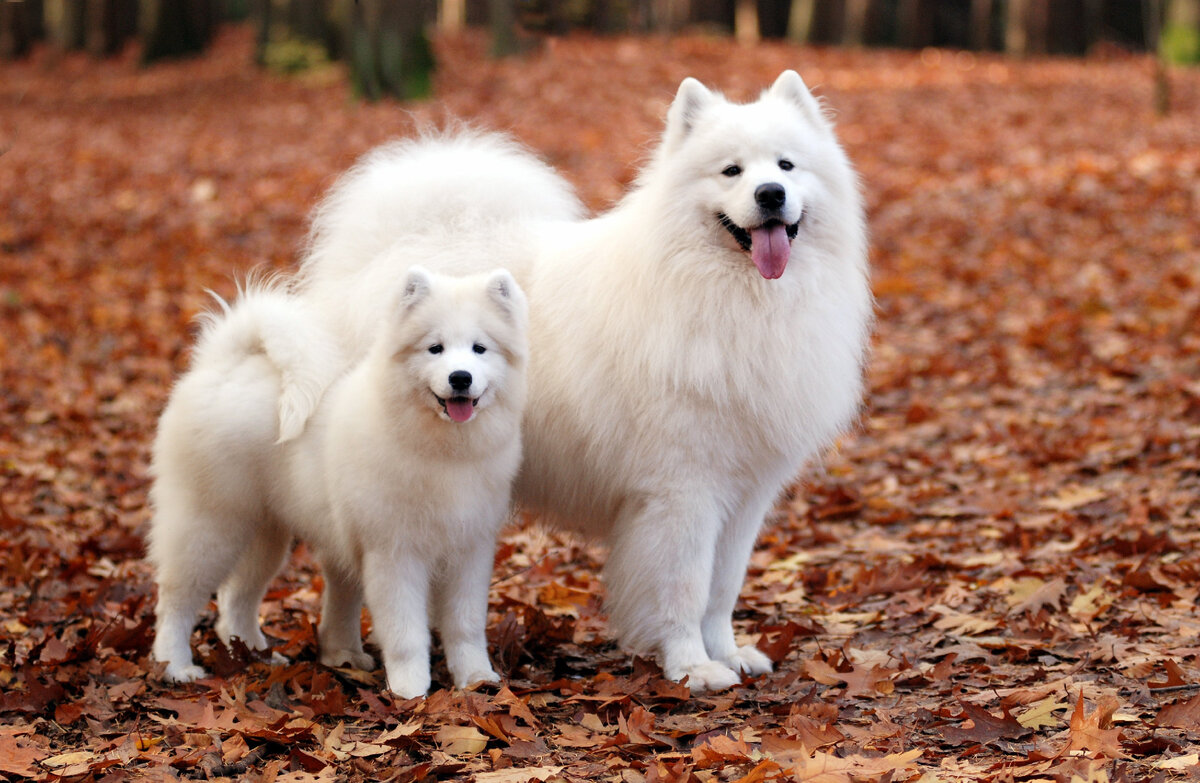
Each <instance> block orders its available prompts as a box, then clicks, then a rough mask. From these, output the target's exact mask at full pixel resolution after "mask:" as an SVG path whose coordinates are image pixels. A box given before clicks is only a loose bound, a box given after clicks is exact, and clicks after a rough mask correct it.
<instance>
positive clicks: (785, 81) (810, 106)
mask: <svg viewBox="0 0 1200 783" xmlns="http://www.w3.org/2000/svg"><path fill="white" fill-rule="evenodd" d="M767 92H768V93H769V94H770V95H772V96H774V97H776V98H779V99H780V100H784V101H787V102H788V103H791V104H793V105H795V106H796V107H797V108H798V109H800V111H802V112H804V116H805V117H807V118H808V121H809V122H811V123H813V124H814V125H816V126H817V127H819V128H823V127H825V126H827V125H828V124H829V120H828V119H826V117H825V113H824V112H823V111H821V104H820V102H819V101H817V99H816V98H814V97H813V94H812V93H811V92H810V91H809V89H808V86H807V85H806V84H805V83H804V80H803V79H801V78H800V74H798V73H796V72H795V71H790V70H789V71H784V72H783V73H781V74H779V78H778V79H776V80H775V83H774V84H772V85H771V89H770V90H768V91H767Z"/></svg>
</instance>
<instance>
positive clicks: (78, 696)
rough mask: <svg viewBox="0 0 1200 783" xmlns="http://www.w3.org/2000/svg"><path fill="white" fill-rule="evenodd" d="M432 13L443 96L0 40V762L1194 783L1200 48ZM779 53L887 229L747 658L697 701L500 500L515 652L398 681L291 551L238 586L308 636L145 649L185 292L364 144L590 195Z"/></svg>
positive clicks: (39, 772) (266, 240) (752, 577)
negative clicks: (914, 49) (517, 46)
mask: <svg viewBox="0 0 1200 783" xmlns="http://www.w3.org/2000/svg"><path fill="white" fill-rule="evenodd" d="M483 52H484V45H483V42H482V41H481V40H479V39H477V38H473V37H467V38H463V39H456V40H453V41H449V40H443V41H440V42H439V43H438V55H439V57H440V60H441V65H442V67H441V70H440V72H439V74H438V77H437V82H436V90H437V91H436V98H435V99H434V100H432V101H429V102H423V103H415V104H408V105H400V104H396V103H389V102H384V103H380V104H375V105H363V104H360V103H357V102H355V101H353V100H351V99H350V98H349V97H348V92H347V89H346V86H345V82H344V80H343V78H342V74H341V73H340V71H338V70H336V69H333V70H327V71H321V72H316V73H309V74H307V75H305V76H303V77H299V78H291V79H287V78H283V77H279V76H274V75H270V74H266V73H263V72H260V71H258V70H256V69H255V68H254V67H252V65H251V64H250V61H251V57H250V53H251V36H250V34H249V31H247V30H245V29H238V28H232V29H230V30H227V31H225V32H224V33H222V35H221V36H220V37H219V39H218V40H217V42H216V45H215V47H214V49H213V50H212V51H211V52H210V53H209V54H208V55H206V56H205V57H203V58H200V59H196V60H192V61H187V62H181V63H175V64H166V65H159V66H155V67H153V68H149V69H140V68H138V67H137V66H136V62H135V59H134V57H133V56H132V55H127V56H125V57H122V58H117V59H115V60H111V61H105V62H94V61H92V60H88V59H86V58H84V57H81V56H73V55H72V56H66V57H53V56H51V55H50V53H48V52H44V51H43V52H40V53H38V54H37V55H36V56H35V57H34V58H33V59H32V60H29V61H25V62H19V63H15V64H13V63H6V64H0V153H2V154H0V433H2V434H0V475H2V476H3V483H2V484H0V778H2V777H8V778H9V779H13V780H17V779H27V778H28V779H39V780H113V781H115V780H124V779H168V778H172V777H176V776H178V777H193V778H204V777H209V778H219V777H226V778H232V779H245V780H261V781H270V780H288V781H307V780H351V781H356V780H364V781H366V780H370V781H376V780H393V779H394V780H417V779H454V778H461V779H474V780H478V781H493V782H495V781H527V780H534V779H537V780H546V779H556V780H568V781H582V780H614V781H615V780H621V781H641V780H648V781H653V780H680V781H686V780H701V781H707V780H722V781H734V780H739V781H743V782H744V783H751V782H753V781H768V780H777V779H778V780H784V779H795V780H809V781H822V782H823V783H824V782H826V781H828V782H831V783H832V782H835V781H851V780H893V781H915V780H922V781H960V780H962V781H967V780H973V781H1063V782H1064V783H1065V782H1066V781H1141V780H1168V781H1173V780H1200V773H1198V772H1197V770H1198V769H1200V756H1198V754H1200V612H1198V610H1197V597H1198V595H1200V334H1198V330H1197V324H1198V323H1200V71H1197V70H1190V71H1188V70H1177V71H1172V72H1171V74H1170V76H1171V86H1172V98H1173V105H1172V110H1171V112H1170V114H1168V115H1167V116H1165V117H1159V116H1156V115H1155V113H1154V111H1153V94H1154V87H1153V80H1152V73H1153V68H1152V63H1151V62H1150V61H1149V60H1147V59H1144V58H1137V57H1130V56H1126V55H1122V54H1119V53H1110V54H1108V55H1107V56H1097V57H1093V58H1090V59H1087V60H1059V59H1039V60H1030V61H1024V62H1014V61H1009V60H1005V59H1002V58H999V57H992V56H978V55H971V54H966V53H957V52H949V51H925V52H919V53H899V52H889V51H842V50H832V49H807V48H806V49H800V48H793V47H789V46H785V45H782V44H769V45H764V46H761V47H758V48H753V49H750V48H739V47H737V46H736V45H734V44H733V43H731V42H729V41H726V40H719V39H713V38H702V37H680V38H674V39H636V38H611V39H596V38H587V37H579V38H569V39H565V40H552V41H549V42H547V43H546V45H544V46H542V47H541V48H539V49H537V50H536V51H534V52H532V53H530V54H528V55H526V56H523V57H520V58H515V59H511V60H506V61H503V62H490V61H488V60H486V58H485V57H484V56H483ZM785 68H795V69H797V70H798V71H800V73H801V74H802V75H803V76H804V78H805V79H806V81H807V82H808V83H809V84H810V85H812V86H814V88H815V89H816V91H817V92H818V94H820V95H821V96H822V97H823V98H824V99H825V100H826V101H827V104H828V106H829V107H830V108H831V109H832V110H833V111H834V112H835V113H836V120H837V124H838V127H839V132H840V134H841V138H842V139H843V141H844V144H845V146H846V148H847V149H848V151H849V153H850V155H851V158H852V159H853V160H854V161H855V163H856V165H857V166H858V168H859V170H860V172H861V174H862V178H863V184H864V188H865V192H866V195H867V200H868V205H869V212H870V224H871V231H872V265H873V284H874V290H875V293H876V296H877V297H878V325H877V328H876V333H875V341H874V353H873V356H872V360H871V365H870V371H869V377H870V392H869V399H868V401H867V407H866V411H865V414H864V416H863V418H862V422H861V426H860V427H859V428H858V429H857V430H856V431H855V432H853V433H851V434H850V435H848V436H847V437H846V438H844V439H843V441H842V442H841V443H840V444H839V448H838V449H837V450H836V452H834V453H832V454H830V455H828V457H827V458H826V459H825V460H824V461H823V463H822V464H821V465H819V466H816V467H815V468H814V469H813V470H812V471H811V472H810V473H809V474H808V475H807V476H805V477H804V479H803V481H802V482H801V483H799V484H797V486H796V488H795V490H794V491H793V492H792V493H791V494H790V495H789V496H788V497H787V498H785V499H783V501H782V502H781V503H780V505H779V506H778V507H777V510H776V512H775V514H774V515H773V517H772V519H771V520H770V524H769V525H768V527H767V528H766V529H765V531H764V534H763V536H762V540H761V542H760V544H759V546H758V548H757V551H756V552H755V554H754V558H753V561H752V564H751V572H750V574H749V577H748V580H747V582H746V585H745V588H744V590H743V593H742V603H741V604H740V607H739V610H738V613H737V621H738V630H739V632H741V633H742V634H744V635H745V637H746V638H747V639H749V640H752V641H756V642H757V643H758V644H759V646H760V647H761V648H762V649H763V650H765V651H766V652H767V653H768V654H770V655H771V656H772V657H773V658H774V659H775V660H777V662H778V663H777V667H776V671H775V673H773V674H771V675H768V676H764V677H760V678H757V679H754V680H750V681H747V682H745V683H744V684H743V685H742V686H740V687H738V688H735V689H733V690H731V691H729V692H726V693H717V694H713V695H708V696H703V697H698V698H692V697H689V696H688V694H687V692H686V689H684V688H681V687H680V686H678V685H676V684H674V683H670V682H668V681H666V680H664V679H662V677H661V674H660V672H659V671H658V669H657V668H656V667H655V666H654V664H653V663H650V662H646V661H641V660H634V659H631V658H629V657H628V656H626V655H625V654H623V653H622V652H621V651H620V650H618V649H617V648H616V647H615V645H613V644H612V643H611V641H610V640H609V637H608V635H607V632H606V629H605V621H604V617H603V607H602V604H601V601H600V597H601V595H602V586H601V585H600V583H599V581H598V577H597V574H598V571H599V563H600V562H601V561H602V558H603V553H602V552H599V551H597V550H595V549H592V548H589V547H587V546H583V545H581V544H578V543H575V542H571V541H568V540H563V539H560V538H557V537H555V536H552V535H549V534H545V533H542V532H539V530H538V528H537V527H536V526H533V525H530V526H527V527H525V528H522V529H514V530H513V531H511V532H510V533H509V534H508V535H506V536H505V537H504V541H503V543H502V549H501V552H500V554H499V557H498V558H497V571H496V575H495V584H494V589H493V591H492V598H491V609H492V614H491V618H490V623H489V631H490V634H491V641H492V644H493V654H494V658H495V660H496V662H497V665H498V668H499V669H500V671H501V672H502V674H503V675H504V676H505V678H506V680H505V684H504V686H503V687H502V688H500V689H498V690H497V689H484V690H480V691H476V692H465V693H464V692H461V691H454V690H451V689H441V690H439V689H436V687H437V686H445V684H446V682H447V680H446V674H445V668H444V665H442V664H441V663H440V661H439V662H438V663H437V668H436V670H435V691H434V692H433V693H432V694H431V695H430V696H429V697H428V698H427V699H424V700H411V701H399V700H396V699H394V698H391V697H390V696H389V695H388V694H387V693H386V691H385V690H384V689H383V687H382V678H381V673H380V672H378V671H376V672H357V671H351V670H332V669H327V668H323V667H321V666H319V665H317V664H316V663H315V645H314V640H313V627H314V622H315V620H316V612H317V606H318V601H317V598H318V595H319V591H320V586H321V582H320V577H319V575H318V574H316V573H315V569H314V566H313V562H312V559H311V557H309V556H308V554H307V553H306V551H305V549H304V548H303V547H301V548H299V549H298V550H297V552H296V554H295V556H294V557H293V559H292V561H291V564H290V565H289V566H288V568H287V569H286V570H285V572H284V573H283V574H282V575H281V577H280V578H279V579H278V580H277V582H276V583H275V585H274V586H273V588H272V589H271V591H270V593H269V595H268V600H267V602H266V604H265V606H264V617H265V623H266V629H267V631H268V632H269V634H270V635H271V636H273V637H274V638H275V639H277V640H279V646H278V649H279V651H280V652H282V653H283V654H284V655H285V656H287V657H288V658H290V659H291V660H293V661H294V662H295V663H293V664H291V665H288V666H283V667H274V668H272V667H270V666H267V665H265V664H262V663H256V662H247V661H246V656H245V655H244V654H242V653H243V652H244V651H238V650H234V651H226V650H225V649H224V648H222V647H221V646H220V645H219V644H217V643H216V642H215V636H214V634H213V632H212V619H211V613H209V614H207V615H206V617H207V619H206V621H205V622H204V624H203V625H202V627H201V630H200V632H199V633H198V634H197V637H196V639H197V646H198V652H199V655H200V657H201V659H202V661H203V662H204V663H205V664H206V665H207V666H208V667H209V668H210V670H211V671H213V672H214V673H215V675H214V676H213V677H212V678H211V679H208V680H204V681H202V682H199V683H196V684H192V685H185V686H167V685H164V684H163V683H162V682H161V681H160V679H158V677H157V676H155V665H154V664H153V663H152V662H151V661H150V660H149V658H148V651H149V643H150V637H151V629H152V625H151V624H152V612H153V596H154V591H153V584H152V577H151V573H150V570H149V569H148V567H147V566H146V564H145V563H144V562H142V560H141V557H142V536H143V534H144V533H145V530H146V525H147V519H148V514H149V511H148V508H147V501H146V495H147V486H148V479H147V459H148V447H149V443H150V440H151V438H152V435H153V432H154V426H155V419H156V417H157V415H158V413H159V412H160V411H161V409H162V407H163V403H164V400H165V397H166V395H167V392H168V390H169V389H170V385H171V382H172V379H173V378H174V377H175V376H176V375H177V374H178V373H179V372H180V371H181V370H182V369H183V368H184V367H185V366H186V358H187V349H188V345H189V344H190V341H191V338H192V335H193V325H192V319H193V317H194V316H195V315H196V313H197V312H199V311H200V310H201V309H202V308H204V307H205V306H206V294H205V293H204V291H205V289H206V288H212V289H214V290H216V291H218V292H221V293H223V294H226V295H229V294H232V293H233V292H234V282H233V277H234V275H236V274H240V273H244V272H246V271H247V270H250V269H252V268H254V267H256V266H260V265H266V266H267V267H268V268H272V269H290V268H292V267H293V266H294V263H295V259H296V256H297V252H298V249H299V248H300V247H301V245H302V242H303V237H304V233H305V228H306V221H307V216H308V215H309V212H310V210H311V209H312V207H313V205H314V204H315V202H316V201H317V199H318V198H319V196H320V195H321V193H322V192H323V190H324V189H325V188H327V187H328V186H329V185H330V183H331V182H332V181H333V178H334V177H335V176H336V175H337V174H338V173H339V172H340V171H342V170H343V169H345V168H346V167H347V166H348V165H349V164H350V163H351V162H353V161H354V160H355V158H356V157H357V156H358V155H360V154H361V153H362V152H364V151H365V150H368V149H370V148H371V147H372V146H373V145H375V144H377V143H379V142H382V141H384V140H386V139H390V138H393V137H396V136H403V135H409V134H411V133H412V132H413V130H414V127H415V126H417V125H428V124H431V123H432V124H438V123H444V122H446V121H447V120H449V119H453V118H460V119H465V120H469V121H470V122H472V123H475V124H478V125H482V126H485V127H490V128H502V129H507V130H509V131H511V132H512V133H514V134H515V135H516V136H517V137H519V138H520V139H522V140H523V141H524V142H525V143H527V144H528V145H529V146H530V147H532V148H533V149H534V150H536V151H537V152H539V153H540V154H542V155H543V156H545V158H546V159H547V160H548V161H549V162H551V163H552V164H553V165H555V166H557V167H558V168H559V169H560V170H561V171H563V172H564V173H565V174H566V175H567V176H568V177H569V178H570V179H571V180H572V182H573V183H574V184H575V185H576V186H577V187H578V188H579V191H580V192H581V193H582V194H583V196H584V198H585V199H586V200H587V202H588V203H589V204H590V205H591V206H593V207H594V208H596V209H602V208H604V207H605V206H606V205H608V204H610V203H612V202H613V201H614V200H615V199H616V198H618V197H619V196H620V194H621V193H622V192H623V191H624V190H625V189H626V188H627V187H628V185H629V183H630V181H631V180H632V178H633V176H634V174H635V172H636V167H637V165H638V163H639V161H640V160H642V159H644V157H645V155H646V154H647V151H648V150H649V149H651V148H652V145H653V143H654V140H655V138H656V136H657V134H658V133H659V131H660V129H661V124H662V119H663V116H664V113H665V110H666V106H667V104H668V103H669V101H670V99H671V97H672V95H673V93H674V90H675V88H676V86H677V85H678V83H679V81H680V80H681V79H682V78H683V77H685V76H689V75H690V76H695V77H698V78H700V79H701V80H702V81H704V82H706V83H708V84H710V85H711V86H713V87H716V88H718V89H720V90H722V91H724V92H726V94H728V95H730V96H731V97H735V98H739V99H746V98H752V97H753V96H754V95H755V94H756V92H757V91H758V90H760V89H762V88H763V87H765V86H766V85H768V84H770V83H771V81H772V80H773V79H774V78H775V76H777V75H778V73H779V72H780V71H781V70H783V69H785Z"/></svg>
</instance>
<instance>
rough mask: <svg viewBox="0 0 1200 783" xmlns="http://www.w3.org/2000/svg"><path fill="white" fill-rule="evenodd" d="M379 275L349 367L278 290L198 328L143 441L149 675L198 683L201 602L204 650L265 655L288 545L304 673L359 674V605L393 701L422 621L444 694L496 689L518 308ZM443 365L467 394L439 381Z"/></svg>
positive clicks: (470, 283)
mask: <svg viewBox="0 0 1200 783" xmlns="http://www.w3.org/2000/svg"><path fill="white" fill-rule="evenodd" d="M397 279H398V280H400V281H401V282H402V283H403V284H402V285H401V286H400V288H399V290H398V291H397V286H396V280H393V283H392V285H391V286H389V288H388V289H387V290H385V291H383V292H380V293H381V294H382V297H383V298H382V302H383V306H382V307H377V308H376V309H375V310H374V311H373V314H372V316H371V317H370V318H369V319H368V320H370V321H371V322H372V323H373V327H372V328H371V330H370V331H371V332H372V338H371V340H370V343H369V345H367V346H365V347H364V350H363V351H361V352H360V353H361V356H360V357H358V358H357V360H356V361H354V362H352V366H351V367H349V368H348V369H346V365H347V362H346V361H345V359H344V358H343V357H344V354H343V352H342V351H341V350H340V349H339V348H338V347H337V345H336V342H335V341H334V339H333V338H332V336H331V335H329V333H328V332H327V331H326V330H324V329H323V328H321V327H319V326H318V325H317V324H319V320H318V319H317V318H315V317H314V315H313V313H312V312H311V311H310V309H309V307H308V306H307V305H306V304H305V303H304V302H303V301H301V300H299V299H296V298H294V297H292V296H290V295H288V294H285V293H283V292H281V291H278V290H271V289H269V288H260V289H252V290H249V291H247V292H245V293H244V294H243V296H242V297H241V298H240V299H239V301H238V302H237V303H236V304H234V305H233V306H232V307H227V308H225V312H224V313H223V314H220V315H214V316H212V317H211V318H210V319H209V323H208V325H207V327H206V329H205V331H204V333H203V335H202V336H201V338H200V341H199V345H198V346H197V349H196V352H195V357H194V359H193V364H192V367H191V369H190V370H189V372H188V373H187V374H186V375H184V377H183V378H182V379H181V380H180V381H179V383H178V384H177V386H176V387H175V389H174V390H173V392H172V394H171V399H170V401H169V403H168V405H167V408H166V410H165V411H164V412H163V415H162V418H161V420H160V422H159V429H158V436H157V439H156V441H155V444H154V456H153V466H152V467H153V473H154V485H153V489H152V492H151V498H152V501H153V504H154V517H153V520H152V525H151V530H150V548H149V550H150V551H149V554H150V559H151V561H152V562H153V563H154V565H155V568H156V572H157V579H158V589H159V598H158V609H157V613H158V626H157V633H156V638H155V642H154V656H155V658H157V659H158V660H160V661H163V662H164V663H166V675H167V677H169V678H171V679H174V680H184V681H186V680H193V679H195V678H197V677H200V676H203V675H204V672H203V670H202V669H201V668H200V667H199V666H197V665H195V664H194V663H193V661H192V655H191V649H190V642H189V640H190V636H191V631H192V627H193V625H194V624H195V620H196V616H197V614H198V613H199V611H200V610H201V609H202V608H203V606H204V604H205V603H206V602H207V601H208V599H209V596H210V595H211V594H212V593H213V592H214V591H216V592H217V605H218V611H219V620H218V623H217V632H218V634H219V635H220V637H221V638H222V639H223V640H225V641H228V640H229V639H231V638H232V637H235V636H236V637H240V638H241V639H242V640H243V641H244V642H246V644H248V645H249V646H251V647H253V648H257V649H265V648H266V647H267V641H266V639H265V637H264V636H263V634H262V631H261V629H260V628H259V622H258V607H259V604H260V603H261V601H262V597H263V594H264V592H265V590H266V587H267V583H268V582H269V580H270V579H271V577H272V576H273V575H274V574H275V572H276V571H277V570H278V568H279V566H280V564H281V563H282V561H283V559H284V557H285V556H286V554H287V551H288V547H289V544H290V542H291V540H292V537H293V535H298V536H300V537H302V538H304V539H306V540H307V541H309V542H311V543H312V544H313V545H314V547H315V549H316V551H317V553H318V556H319V559H320V562H321V566H322V570H323V572H324V576H325V584H326V587H325V593H324V599H323V606H322V616H321V622H320V627H319V636H320V647H321V653H320V656H321V662H322V663H325V664H328V665H341V664H350V665H353V666H357V667H360V668H371V667H372V664H373V662H372V659H371V657H370V656H369V655H367V654H366V653H364V651H363V647H362V639H361V632H360V609H361V606H362V602H363V597H364V596H365V599H366V603H367V606H368V608H370V609H371V614H372V619H373V621H374V626H375V638H376V641H377V642H378V644H379V646H380V648H381V650H382V653H383V660H384V667H385V669H386V672H387V680H388V687H389V688H391V689H392V690H393V691H395V692H396V693H398V694H400V695H402V696H405V697H411V696H416V695H419V694H423V693H425V692H426V691H427V690H428V688H429V684H430V674H429V638H430V637H429V626H430V624H431V622H432V624H433V625H434V626H435V627H436V628H437V629H438V630H439V632H440V634H441V637H442V642H443V645H444V647H445V651H446V661H447V665H448V667H449V669H450V673H451V675H452V676H453V678H454V683H455V684H456V685H458V686H463V685H466V684H467V683H470V682H473V681H476V680H496V679H497V675H496V673H495V672H494V671H493V670H492V667H491V665H490V663H489V662H488V656H487V641H486V637H485V630H486V620H487V589H488V582H489V580H490V575H491V566H492V556H493V551H494V545H495V537H496V534H497V532H498V531H499V529H500V527H501V526H502V524H503V522H504V520H505V519H506V518H507V514H508V507H509V495H510V487H511V483H512V479H513V476H514V475H515V473H516V471H517V468H518V465H519V463H520V450H521V449H520V419H521V409H522V406H523V404H524V400H525V370H526V364H527V358H526V357H527V350H526V337H525V331H526V325H527V313H526V305H525V298H524V294H523V292H522V291H521V289H520V288H519V287H518V286H517V284H516V281H515V280H514V279H513V278H512V276H511V275H509V273H508V272H504V271H497V272H493V273H491V274H481V275H476V276H472V277H465V278H449V277H442V276H439V275H433V274H431V273H429V272H427V271H425V270H423V269H420V268H413V269H412V270H411V271H410V272H409V273H408V275H407V276H397ZM434 345H437V346H438V347H439V349H438V352H437V353H436V354H434V353H431V351H430V350H429V349H430V347H431V346H434ZM343 370H345V372H344V374H343ZM458 370H462V371H467V372H470V374H471V385H470V387H469V388H468V389H466V390H465V392H464V391H462V390H460V391H459V392H455V391H454V390H452V389H451V388H450V386H449V381H448V376H449V374H450V373H451V372H455V371H458ZM314 389H317V390H320V389H327V391H326V392H325V394H324V395H323V397H322V396H321V395H320V394H319V391H318V392H314ZM456 393H457V394H461V395H463V396H467V397H469V398H471V399H473V400H475V407H474V408H473V412H472V415H471V418H470V419H469V420H468V421H466V422H465V423H454V422H451V421H450V419H449V418H448V417H447V414H446V412H445V410H443V406H442V404H441V403H440V402H439V400H438V398H439V397H441V398H442V399H445V398H447V397H450V396H452V394H456ZM430 612H432V617H430Z"/></svg>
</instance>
